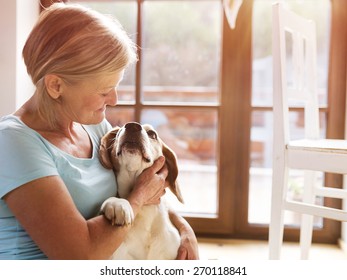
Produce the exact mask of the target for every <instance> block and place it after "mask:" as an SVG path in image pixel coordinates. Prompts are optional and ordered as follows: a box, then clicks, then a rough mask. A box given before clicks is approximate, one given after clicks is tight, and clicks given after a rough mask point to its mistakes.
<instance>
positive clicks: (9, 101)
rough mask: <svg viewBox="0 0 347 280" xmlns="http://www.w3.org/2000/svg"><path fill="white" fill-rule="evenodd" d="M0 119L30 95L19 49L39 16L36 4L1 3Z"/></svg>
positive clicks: (20, 1) (30, 0) (31, 1)
mask: <svg viewBox="0 0 347 280" xmlns="http://www.w3.org/2000/svg"><path fill="white" fill-rule="evenodd" d="M0 7H1V10H0V116H3V115H5V114H9V113H12V112H13V111H15V110H16V109H17V108H18V107H19V106H21V105H22V104H23V103H24V101H25V100H26V99H27V98H28V97H29V96H31V95H32V94H33V92H34V86H33V85H32V83H31V80H30V78H29V77H28V75H27V73H26V69H25V65H24V62H23V59H22V55H21V52H22V48H23V46H24V43H25V40H26V38H27V36H28V34H29V32H30V30H31V29H32V27H33V25H34V24H35V22H36V20H37V17H38V14H39V1H38V0H11V1H8V0H0Z"/></svg>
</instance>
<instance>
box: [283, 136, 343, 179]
mask: <svg viewBox="0 0 347 280" xmlns="http://www.w3.org/2000/svg"><path fill="white" fill-rule="evenodd" d="M286 148H287V152H288V166H289V167H291V168H295V169H308V170H317V171H322V172H332V173H339V174H347V141H346V140H340V139H317V140H310V139H302V140H294V141H290V142H289V144H288V145H287V146H286Z"/></svg>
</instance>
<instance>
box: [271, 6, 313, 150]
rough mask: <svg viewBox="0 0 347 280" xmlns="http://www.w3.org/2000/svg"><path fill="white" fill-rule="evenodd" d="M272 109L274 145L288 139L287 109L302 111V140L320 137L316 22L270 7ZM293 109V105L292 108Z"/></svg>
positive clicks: (280, 8) (276, 7)
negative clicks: (303, 138)
mask: <svg viewBox="0 0 347 280" xmlns="http://www.w3.org/2000/svg"><path fill="white" fill-rule="evenodd" d="M272 20H273V25H272V26H273V31H272V32H273V33H272V53H273V71H274V72H273V91H274V94H273V98H274V99H273V106H274V129H275V134H276V135H274V137H279V138H277V139H275V141H276V143H282V142H284V144H287V143H288V141H289V140H291V137H290V129H289V112H288V110H289V109H288V108H289V107H288V106H290V105H293V104H294V103H292V100H295V104H301V106H304V108H305V114H304V124H305V138H307V139H316V138H318V137H319V107H318V93H317V69H316V55H317V54H316V28H315V23H314V22H313V21H311V20H307V19H305V18H303V17H301V16H299V15H297V14H295V13H294V12H291V11H289V10H287V9H285V8H283V4H280V3H276V4H274V5H273V19H272ZM294 107H295V105H294Z"/></svg>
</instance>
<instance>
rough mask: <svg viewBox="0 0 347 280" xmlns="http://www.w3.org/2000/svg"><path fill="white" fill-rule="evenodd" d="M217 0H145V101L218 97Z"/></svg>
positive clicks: (218, 16) (215, 100) (218, 3)
mask: <svg viewBox="0 0 347 280" xmlns="http://www.w3.org/2000/svg"><path fill="white" fill-rule="evenodd" d="M221 22H222V13H221V3H220V1H213V0H204V1H145V2H144V22H143V38H144V43H143V49H142V52H143V57H142V62H143V69H142V75H143V77H142V83H143V100H144V101H169V102H170V101H173V102H182V101H187V102H215V103H216V102H218V100H219V97H218V88H219V69H220V52H221V50H220V42H221Z"/></svg>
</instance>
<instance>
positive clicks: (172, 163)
mask: <svg viewBox="0 0 347 280" xmlns="http://www.w3.org/2000/svg"><path fill="white" fill-rule="evenodd" d="M161 142H162V145H163V155H164V157H165V162H166V164H167V167H168V170H169V174H168V175H167V178H166V180H167V181H168V182H169V188H170V190H171V191H172V193H173V194H174V195H176V197H177V199H178V200H179V201H180V202H181V203H183V197H182V194H181V190H180V188H179V185H178V182H177V176H178V165H177V158H176V155H175V153H174V152H173V151H172V150H171V149H170V148H169V147H168V146H167V145H166V144H165V143H164V142H163V141H161Z"/></svg>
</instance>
